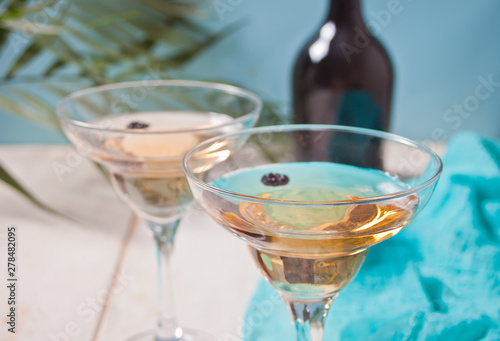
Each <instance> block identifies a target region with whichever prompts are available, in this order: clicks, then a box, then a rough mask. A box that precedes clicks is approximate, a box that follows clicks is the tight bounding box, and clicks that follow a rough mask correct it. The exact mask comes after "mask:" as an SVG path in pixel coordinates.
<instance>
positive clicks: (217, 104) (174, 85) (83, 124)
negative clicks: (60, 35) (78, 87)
mask: <svg viewBox="0 0 500 341" xmlns="http://www.w3.org/2000/svg"><path fill="white" fill-rule="evenodd" d="M261 107H262V103H261V101H260V99H259V98H258V97H257V96H255V95H254V94H252V93H250V92H248V91H245V90H242V89H240V88H236V87H233V86H228V85H224V84H216V83H206V82H196V81H138V82H127V83H118V84H111V85H105V86H101V87H96V88H91V89H86V90H83V91H80V92H77V93H74V94H72V95H70V96H69V97H67V98H65V99H63V100H62V101H61V102H60V103H59V105H58V107H57V114H58V117H59V120H60V122H61V126H62V128H63V130H64V132H65V134H66V135H67V136H68V138H69V139H70V140H71V142H72V143H73V144H74V146H75V147H76V149H77V151H79V152H80V153H81V154H84V155H86V156H88V157H89V158H91V159H92V160H94V161H96V162H97V163H99V164H100V165H102V166H103V168H104V170H105V172H106V173H107V175H108V176H109V178H110V180H111V183H112V185H113V187H114V189H115V190H116V192H117V193H118V194H119V195H120V196H121V197H122V198H123V199H124V200H125V202H126V203H127V204H128V205H129V206H130V207H131V208H132V209H133V210H134V211H135V212H136V213H137V214H138V215H139V216H141V217H143V218H144V219H145V220H146V221H147V223H148V225H149V227H150V228H151V231H153V235H154V239H155V242H156V247H157V252H158V257H157V259H158V262H159V264H158V265H159V266H158V268H159V302H158V324H157V327H156V329H155V330H154V331H152V332H147V333H143V334H141V336H137V337H133V338H132V339H131V340H156V341H176V340H206V339H208V338H207V336H203V334H202V333H200V332H196V331H194V330H186V329H183V328H181V327H180V326H179V325H178V324H177V320H176V317H175V310H174V304H173V295H172V292H171V278H170V273H169V259H170V255H171V253H172V249H173V244H174V236H175V232H176V230H177V226H178V225H179V222H180V219H181V217H182V215H183V212H184V210H185V208H186V206H187V205H188V204H189V203H190V202H191V201H192V196H191V192H190V190H189V187H188V184H187V182H186V179H185V177H184V173H183V172H182V167H181V161H182V157H183V156H184V153H185V152H186V151H188V150H189V149H190V148H191V147H193V146H194V145H196V144H197V143H199V142H201V141H203V140H205V139H208V138H211V137H213V136H216V135H220V134H223V133H229V132H234V131H238V130H241V129H246V128H250V127H252V126H253V125H254V124H255V123H256V121H257V118H258V116H259V113H260V110H261ZM195 334H196V335H195Z"/></svg>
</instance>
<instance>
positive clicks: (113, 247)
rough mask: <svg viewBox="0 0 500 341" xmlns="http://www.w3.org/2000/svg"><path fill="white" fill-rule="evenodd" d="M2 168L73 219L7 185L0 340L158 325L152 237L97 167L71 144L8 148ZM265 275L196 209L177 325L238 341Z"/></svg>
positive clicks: (0, 246) (183, 229)
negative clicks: (11, 281)
mask: <svg viewBox="0 0 500 341" xmlns="http://www.w3.org/2000/svg"><path fill="white" fill-rule="evenodd" d="M0 161H1V162H2V164H3V165H4V166H5V167H6V168H8V169H9V170H10V171H11V172H12V173H13V174H15V175H16V176H17V178H18V179H21V180H22V183H23V184H24V185H25V186H26V188H28V189H29V190H31V191H32V192H33V193H36V194H37V196H38V198H39V199H40V200H42V201H43V202H45V203H47V204H48V205H50V206H51V207H53V208H54V209H56V210H58V211H60V212H63V213H64V214H66V215H67V216H70V217H73V218H74V219H75V220H76V221H71V220H68V219H64V218H61V217H59V216H56V215H52V214H50V213H47V212H45V211H43V210H41V209H39V208H38V207H36V206H35V205H33V204H32V203H30V202H29V201H27V200H26V199H25V198H24V197H22V196H21V195H20V194H18V193H17V192H15V191H14V190H12V189H11V188H9V187H8V186H6V185H5V184H3V183H0V316H1V317H0V321H2V323H1V325H0V340H2V341H3V340H6V341H10V340H16V341H29V340H36V341H43V340H50V341H52V340H57V341H67V340H71V341H73V340H81V341H104V340H124V339H125V338H126V337H128V336H131V335H132V334H134V333H137V332H140V331H143V330H145V329H148V328H152V327H153V326H154V324H155V297H156V268H155V261H156V260H155V250H154V245H153V240H152V237H151V236H150V235H149V231H148V229H147V228H146V226H145V225H144V224H143V222H142V221H139V220H137V219H136V218H135V217H134V216H133V215H132V214H131V212H130V210H129V209H128V208H127V207H126V205H125V204H124V203H122V202H121V201H120V200H119V199H118V197H117V196H116V195H115V194H114V192H113V190H112V189H111V187H110V185H109V184H108V183H107V180H106V179H104V177H103V176H102V175H101V174H100V173H99V172H98V171H97V169H96V168H95V167H94V165H92V164H91V163H90V162H89V161H87V160H85V159H83V158H78V157H77V156H76V154H75V153H74V152H73V149H71V147H69V146H30V145H26V146H8V145H3V146H0ZM56 169H57V171H56ZM62 172H63V173H62ZM9 226H15V227H16V231H17V235H16V263H17V264H16V278H17V282H16V328H15V331H16V333H15V334H12V333H10V332H8V331H7V329H8V328H9V326H8V325H7V324H6V323H7V322H8V317H7V314H8V312H9V310H8V309H9V306H8V304H7V303H8V302H7V298H8V295H9V294H10V293H9V289H7V285H8V281H7V277H8V273H7V257H8V255H7V228H8V227H9ZM258 278H259V274H258V271H257V269H256V267H255V266H254V265H253V264H252V261H251V259H250V255H249V254H248V253H247V249H246V247H245V245H244V243H243V242H241V241H238V240H237V239H236V238H234V237H233V236H231V235H230V234H229V233H228V232H226V231H224V230H223V229H222V228H220V227H219V226H216V224H215V223H214V222H212V221H211V220H210V219H209V218H208V217H207V216H206V215H205V214H204V213H203V212H201V211H200V209H198V208H196V207H192V208H191V209H190V210H189V212H188V214H187V215H186V217H185V219H184V220H183V222H182V224H181V226H180V228H179V231H178V235H177V240H176V250H175V253H174V257H173V280H174V289H175V299H176V308H177V312H178V318H179V322H180V324H181V325H182V326H186V327H192V328H196V329H200V330H204V331H206V332H208V333H211V334H213V335H215V336H216V337H217V338H218V339H219V340H227V339H230V340H234V339H237V337H238V336H239V335H241V331H240V328H241V326H242V320H243V316H244V312H245V308H246V304H247V303H248V301H249V299H250V297H251V295H252V292H253V290H254V288H255V285H256V282H257V280H258ZM110 292H112V294H111V295H108V293H110Z"/></svg>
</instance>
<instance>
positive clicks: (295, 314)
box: [282, 295, 336, 341]
mask: <svg viewBox="0 0 500 341" xmlns="http://www.w3.org/2000/svg"><path fill="white" fill-rule="evenodd" d="M282 297H283V300H284V301H285V303H286V304H287V306H288V310H289V311H290V314H291V315H292V320H293V322H294V323H295V330H296V332H297V341H322V340H323V328H324V324H325V319H326V316H327V314H328V310H329V309H330V306H331V304H332V302H333V299H334V298H335V297H336V296H332V297H325V298H323V299H321V300H314V301H311V300H301V299H296V298H293V297H290V296H285V295H283V296H282Z"/></svg>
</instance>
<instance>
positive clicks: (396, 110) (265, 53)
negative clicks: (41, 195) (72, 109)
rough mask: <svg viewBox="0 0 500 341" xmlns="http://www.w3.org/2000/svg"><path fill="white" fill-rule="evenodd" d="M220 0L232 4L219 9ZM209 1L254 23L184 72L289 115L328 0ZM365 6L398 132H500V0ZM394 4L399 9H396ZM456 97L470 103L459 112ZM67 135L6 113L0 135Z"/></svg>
mask: <svg viewBox="0 0 500 341" xmlns="http://www.w3.org/2000/svg"><path fill="white" fill-rule="evenodd" d="M217 1H218V2H220V3H224V4H226V5H227V6H226V9H228V10H227V11H225V12H221V11H219V12H217V11H216V6H215V4H216V3H217ZM207 3H209V4H210V3H211V4H212V6H208V9H209V10H210V11H212V12H213V13H212V15H213V17H214V19H213V25H214V26H219V27H223V26H225V25H228V24H230V23H231V22H234V21H236V20H240V19H242V18H244V19H248V24H247V25H246V26H244V27H243V28H242V29H240V30H239V31H237V32H235V33H234V34H232V35H231V36H229V37H227V38H226V39H224V40H223V41H221V42H220V43H218V44H217V45H216V46H213V47H212V48H211V49H210V50H208V51H207V52H206V53H205V54H203V55H201V56H200V57H198V58H197V59H196V60H194V61H193V62H192V63H191V64H190V65H188V66H187V68H186V69H185V70H183V74H185V75H187V77H189V78H198V79H217V80H222V81H226V82H229V83H236V84H238V85H241V86H243V87H246V88H248V89H251V90H253V91H255V92H257V93H258V94H259V95H260V96H261V97H263V98H264V99H266V100H271V101H275V102H277V103H279V104H280V106H281V108H282V111H284V112H286V113H290V112H291V110H290V106H289V103H290V87H291V72H292V67H293V63H294V60H295V56H296V55H297V52H298V51H299V50H300V49H301V47H302V46H303V44H304V43H305V42H306V40H308V39H309V38H310V37H311V35H312V34H313V33H314V32H315V31H316V30H317V29H318V28H319V26H320V24H321V23H322V21H323V17H324V13H325V10H326V7H327V1H325V0H321V1H320V0H317V1H300V0H272V1H264V0H216V1H212V0H211V1H207ZM363 6H364V16H365V20H366V22H368V23H370V24H371V25H372V26H373V27H375V28H377V29H378V30H379V32H378V34H377V37H378V38H379V39H380V40H381V41H382V42H383V44H384V45H385V46H386V48H387V50H388V51H389V54H390V55H391V57H392V59H393V63H394V68H395V73H396V79H395V81H396V82H395V92H394V98H393V115H392V121H391V131H392V132H394V133H397V134H401V135H405V136H408V137H411V138H415V139H421V140H424V139H425V140H441V139H447V138H448V137H449V136H450V135H452V134H453V133H454V132H456V131H459V130H474V131H477V132H480V133H483V134H486V135H490V136H494V137H500V115H499V113H500V20H499V19H500V1H497V0H478V1H471V0H440V1H436V0H400V1H398V0H370V1H364V2H363ZM391 6H396V8H398V13H393V14H390V12H389V11H388V9H389V8H391ZM388 13H389V14H390V16H388V15H387V14H388ZM1 67H2V65H1V64H0V68H1ZM166 72H168V70H166ZM481 79H483V81H484V80H487V79H492V80H493V81H494V82H495V84H494V85H493V86H491V87H490V90H489V91H486V88H484V87H483V88H482V91H483V92H481V94H482V95H483V97H486V96H488V98H484V99H477V96H476V95H475V91H476V88H477V87H478V86H480V85H481V84H482V83H481ZM497 83H498V85H497ZM0 91H1V88H0ZM456 105H463V106H465V108H468V109H469V110H465V114H462V115H463V116H460V114H459V112H458V110H456V108H457V107H456ZM0 111H1V103H0ZM62 141H64V139H62V138H61V137H60V136H59V135H58V133H54V132H51V131H49V130H45V129H42V128H40V127H39V126H36V125H33V124H31V123H29V122H26V121H24V120H21V119H19V118H13V117H12V116H9V115H6V114H3V113H0V143H54V142H62Z"/></svg>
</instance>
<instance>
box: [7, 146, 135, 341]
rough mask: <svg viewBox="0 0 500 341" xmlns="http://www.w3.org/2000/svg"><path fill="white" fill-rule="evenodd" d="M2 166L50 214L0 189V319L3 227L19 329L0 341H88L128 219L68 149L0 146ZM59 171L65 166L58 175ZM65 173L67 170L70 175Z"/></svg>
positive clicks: (108, 190)
mask: <svg viewBox="0 0 500 341" xmlns="http://www.w3.org/2000/svg"><path fill="white" fill-rule="evenodd" d="M0 160H1V161H2V163H3V164H4V165H5V166H6V167H8V168H9V170H11V171H12V173H13V174H15V175H16V176H17V177H18V178H19V179H20V180H22V181H23V183H24V184H25V185H26V187H27V188H29V189H30V190H32V191H33V192H34V193H36V194H37V195H38V197H39V198H40V199H41V200H43V201H44V202H46V203H47V204H49V205H50V206H52V207H53V208H55V209H57V210H60V211H61V212H63V213H65V214H67V215H68V216H70V217H74V218H75V219H77V220H78V222H75V221H69V220H65V219H62V218H60V217H57V216H54V215H51V214H48V213H46V212H44V211H42V210H40V209H39V208H37V207H35V206H34V205H33V204H31V203H30V202H28V201H26V200H25V199H24V198H23V197H22V196H20V195H19V194H18V193H16V192H14V191H12V189H10V188H9V187H7V186H5V185H4V184H0V239H1V243H0V281H2V282H3V283H1V284H0V313H1V315H2V322H6V321H5V319H6V317H3V316H5V315H6V314H4V312H6V311H7V304H6V303H7V300H6V295H7V291H6V285H5V283H4V280H5V277H6V245H5V243H4V242H5V237H6V235H5V234H6V228H7V227H8V226H10V225H16V227H17V231H18V234H17V250H16V253H17V257H16V259H17V268H16V269H17V276H18V287H17V297H18V300H17V306H16V308H17V312H18V316H17V325H16V333H15V334H12V333H8V332H7V330H6V328H5V323H2V327H1V328H0V339H1V340H9V341H10V340H58V341H59V340H62V341H64V340H85V341H87V340H90V339H91V337H92V335H93V333H94V330H95V326H96V324H97V322H98V319H99V313H100V311H101V309H102V301H103V297H104V296H105V294H106V292H107V290H108V286H109V283H110V280H111V277H112V274H113V268H114V267H115V264H116V262H117V257H118V254H119V249H120V246H121V244H122V240H123V238H124V235H125V232H126V226H127V221H128V220H129V218H130V211H129V209H128V208H127V207H126V206H125V205H124V204H123V203H122V202H121V201H120V200H119V199H118V198H117V197H116V195H115V194H114V192H113V191H112V189H111V187H110V185H109V183H108V182H107V180H105V179H104V178H103V176H102V175H101V174H100V173H99V172H97V171H96V169H95V167H94V166H93V165H92V164H91V163H90V162H88V161H86V160H85V159H84V158H78V154H75V153H74V152H73V150H72V149H71V148H70V147H67V146H1V147H0ZM58 165H63V166H68V167H69V168H67V169H66V170H67V172H65V173H57V171H56V170H57V168H55V167H56V166H58ZM68 169H69V170H68Z"/></svg>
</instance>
